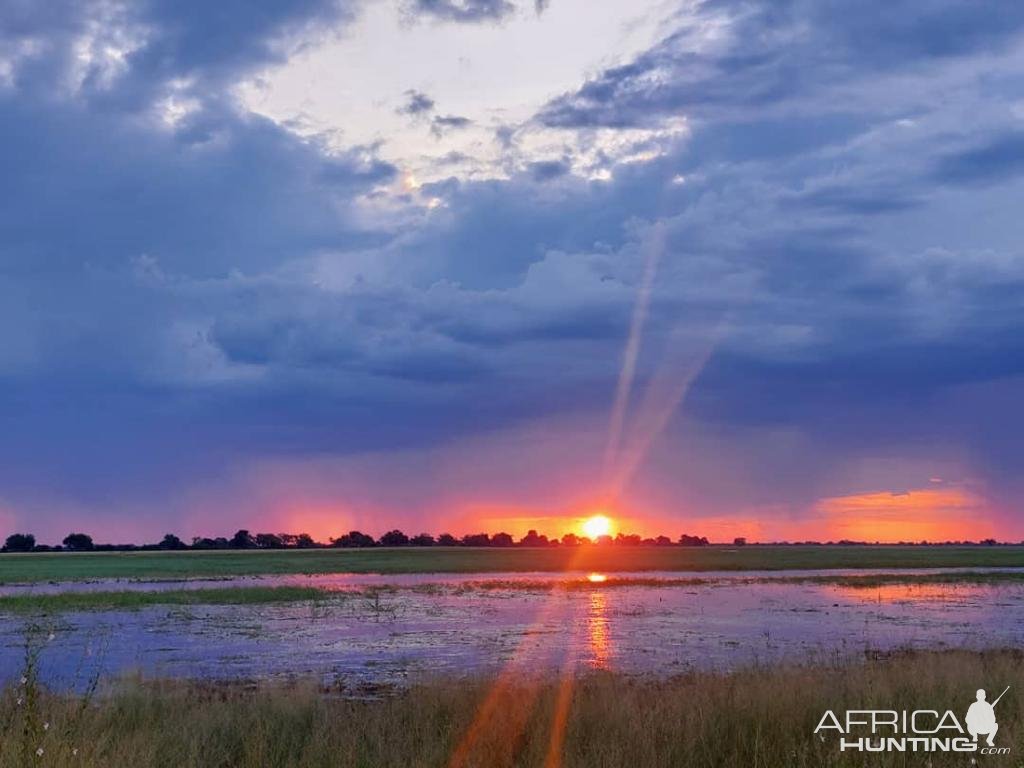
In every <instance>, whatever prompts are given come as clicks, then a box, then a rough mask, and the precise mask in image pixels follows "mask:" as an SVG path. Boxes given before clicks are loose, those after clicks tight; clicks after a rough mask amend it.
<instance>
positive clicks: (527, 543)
mask: <svg viewBox="0 0 1024 768" xmlns="http://www.w3.org/2000/svg"><path fill="white" fill-rule="evenodd" d="M519 544H520V546H523V547H546V546H547V545H548V537H547V536H545V535H543V534H540V535H538V534H537V532H536V531H535V530H533V529H531V530H529V531H527V532H526V535H525V536H523V538H521V539H520V540H519Z"/></svg>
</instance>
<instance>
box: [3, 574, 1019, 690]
mask: <svg viewBox="0 0 1024 768" xmlns="http://www.w3.org/2000/svg"><path fill="white" fill-rule="evenodd" d="M979 572H980V571H979V570H978V569H973V570H972V571H971V573H979ZM857 573H858V575H859V576H864V575H865V574H864V572H863V571H858V572H857ZM911 573H917V574H924V575H927V574H930V573H932V572H930V571H916V572H911ZM946 573H948V571H946ZM906 574H907V572H906V571H904V572H902V574H901V575H906ZM843 575H844V572H836V571H829V572H823V571H818V572H813V571H812V572H808V571H800V572H793V573H780V572H778V571H775V572H773V573H771V574H770V575H767V574H757V573H751V572H746V573H743V574H734V573H705V574H701V575H700V576H699V578H695V577H681V574H678V573H671V574H668V573H656V572H645V573H642V574H641V573H637V574H629V573H618V574H614V576H612V575H610V574H609V575H607V576H606V575H604V574H597V573H593V574H588V573H570V574H550V573H543V574H541V573H514V574H512V573H507V574H506V573H494V574H486V575H481V574H473V575H462V576H448V575H444V576H441V575H436V574H435V575H423V574H421V575H389V576H374V575H369V574H361V575H325V576H275V577H246V578H235V579H230V580H216V581H210V580H206V581H188V582H187V583H184V584H183V582H173V581H171V582H168V581H154V582H143V581H122V582H112V581H94V582H77V583H68V584H37V585H32V586H7V587H4V588H3V589H2V590H0V594H3V595H14V594H26V593H30V594H44V593H53V592H55V591H72V590H168V589H182V588H183V586H185V584H187V587H188V588H189V589H193V588H198V587H202V586H206V585H216V586H218V587H224V586H237V587H240V588H241V587H245V586H251V585H260V586H267V585H303V586H310V585H312V586H316V587H319V588H324V589H328V590H331V591H330V592H329V593H328V594H327V596H326V597H325V598H324V599H322V600H315V601H307V602H293V603H276V604H266V605H197V606H177V607H170V606H151V607H146V608H142V609H139V610H118V611H113V610H103V611H81V612H65V613H59V614H55V615H53V616H49V617H44V618H41V619H40V618H38V617H35V618H33V617H26V616H21V615H11V614H6V615H4V614H0V670H2V673H0V675H2V678H3V680H2V681H7V680H9V679H11V678H12V677H13V676H15V675H16V674H18V673H19V670H20V668H21V662H22V658H23V655H24V645H25V637H26V626H27V625H28V624H29V623H30V622H36V623H37V624H38V625H39V626H40V627H42V631H45V633H46V634H50V633H52V636H53V637H52V639H51V640H50V641H49V642H48V643H47V644H46V648H45V651H44V653H43V655H42V657H41V661H40V671H41V675H42V678H43V679H44V680H45V681H47V682H48V683H49V684H51V685H55V686H59V687H68V688H76V687H81V686H82V685H85V684H87V682H88V681H89V680H90V679H92V678H93V677H95V676H96V675H97V674H99V675H101V676H107V675H117V674H123V673H129V672H132V671H136V670H138V671H141V672H143V673H144V674H146V675H147V676H172V677H198V678H217V679H221V678H223V679H251V678H282V677H293V676H294V677H304V676H315V677H318V678H320V679H322V680H324V682H325V683H327V684H330V685H332V686H337V687H338V688H339V689H341V690H349V691H354V692H357V691H359V690H361V689H364V688H366V687H368V686H369V687H373V686H377V685H391V684H402V683H403V682H405V681H408V680H409V679H412V678H416V677H419V676H424V675H434V674H456V675H459V674H469V673H476V672H492V671H495V670H496V669H498V668H501V667H503V666H505V665H507V664H509V663H512V664H517V665H523V667H524V668H529V669H534V670H543V669H547V668H552V669H553V668H561V667H562V666H563V665H565V664H572V665H578V666H582V667H598V668H607V669H612V670H616V671H621V672H626V673H631V674H634V673H635V674H646V675H658V676H667V675H672V674H674V673H677V672H681V671H684V670H687V669H692V668H701V669H728V668H732V667H735V666H739V665H747V664H750V663H755V662H765V663H771V662H776V661H780V660H810V659H814V660H829V659H833V658H845V657H851V656H856V655H863V654H864V653H865V652H872V651H886V650H891V649H894V648H902V647H914V648H927V649H941V648H961V647H967V648H987V647H1006V646H1018V647H1019V646H1020V645H1021V644H1022V641H1024V583H1021V582H1013V581H1008V582H999V581H995V582H992V583H968V582H964V583H957V582H956V581H946V582H940V583H920V584H912V583H882V584H880V585H878V586H872V587H867V588H865V587H863V586H859V587H851V586H848V585H844V584H842V583H827V581H820V582H815V581H813V579H815V578H822V579H828V578H830V577H841V576H843ZM869 575H870V574H869ZM876 575H880V576H884V575H885V574H876ZM796 579H802V581H798V580H796Z"/></svg>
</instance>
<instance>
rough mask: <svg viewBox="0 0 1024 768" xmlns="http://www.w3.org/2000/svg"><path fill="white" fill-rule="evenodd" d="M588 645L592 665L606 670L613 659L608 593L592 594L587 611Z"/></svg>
mask: <svg viewBox="0 0 1024 768" xmlns="http://www.w3.org/2000/svg"><path fill="white" fill-rule="evenodd" d="M587 643H588V646H589V650H590V658H591V663H592V664H593V665H594V666H595V667H600V668H605V667H607V666H608V662H609V660H610V659H611V653H612V648H611V639H610V637H609V633H608V593H607V592H605V591H604V590H603V589H595V590H594V591H592V592H591V593H590V605H589V606H588V611H587Z"/></svg>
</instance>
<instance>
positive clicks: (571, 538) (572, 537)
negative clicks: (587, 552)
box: [562, 533, 582, 547]
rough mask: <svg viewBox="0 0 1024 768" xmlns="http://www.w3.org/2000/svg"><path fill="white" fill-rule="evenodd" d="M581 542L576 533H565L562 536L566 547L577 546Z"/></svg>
mask: <svg viewBox="0 0 1024 768" xmlns="http://www.w3.org/2000/svg"><path fill="white" fill-rule="evenodd" d="M581 543H582V542H581V541H580V537H579V536H577V535H576V534H575V533H567V534H565V536H563V537H562V544H563V545H564V546H566V547H576V546H579V545H580V544H581Z"/></svg>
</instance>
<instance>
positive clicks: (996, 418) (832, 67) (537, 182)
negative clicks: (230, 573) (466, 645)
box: [0, 0, 1024, 543]
mask: <svg viewBox="0 0 1024 768" xmlns="http://www.w3.org/2000/svg"><path fill="white" fill-rule="evenodd" d="M0 115H2V119H0V203H2V204H0V534H4V535H6V534H9V533H12V532H15V531H24V532H32V533H35V535H36V536H37V538H39V539H40V540H41V541H45V542H52V543H55V542H57V541H59V540H60V539H61V538H62V537H63V536H64V535H65V534H66V533H68V532H70V531H72V530H84V531H86V532H89V533H91V534H92V535H93V536H94V537H95V538H96V539H97V540H102V541H111V542H122V541H135V542H144V541H155V540H158V539H159V538H160V537H161V536H162V535H163V534H164V533H167V532H174V533H176V534H178V535H180V536H182V537H183V538H188V537H191V536H196V535H203V536H214V535H230V534H231V533H232V532H233V531H234V530H236V529H238V528H242V527H245V528H248V529H250V530H254V531H256V530H260V531H275V532H276V531H285V532H293V533H298V532H308V533H310V534H312V535H314V536H315V537H317V538H320V539H326V538H328V537H331V536H337V535H340V534H341V533H344V532H346V531H348V530H351V529H360V530H364V531H367V532H369V533H373V534H375V535H379V534H380V533H382V532H383V531H385V530H388V529H391V528H395V527H398V528H401V529H403V530H405V531H407V532H408V533H414V532H418V531H421V530H423V531H429V532H433V533H440V532H442V531H450V532H452V533H455V534H457V535H460V534H462V533H469V532H475V531H480V530H483V531H491V532H494V531H497V530H506V531H509V532H510V533H513V534H514V535H521V534H522V533H525V531H526V530H527V529H529V528H537V529H539V530H541V531H542V532H546V533H548V534H549V535H561V534H562V533H565V532H569V531H578V525H579V521H580V520H581V519H582V518H584V517H586V516H588V515H590V514H593V513H595V512H597V511H601V512H604V513H606V514H608V515H609V516H611V517H612V518H613V520H614V521H615V525H616V528H617V529H618V530H622V531H626V532H637V533H641V534H644V535H655V534H658V533H665V534H667V535H670V536H673V537H676V536H678V535H679V534H681V533H689V534H694V535H706V536H708V537H709V538H712V539H713V540H730V539H731V538H732V537H734V536H746V537H747V538H748V539H750V540H759V541H771V540H781V539H789V540H808V539H817V540H830V539H831V540H838V539H842V538H851V539H858V540H861V539H863V540H882V541H899V540H915V541H916V540H922V539H929V540H945V539H975V540H976V539H981V538H986V537H989V536H992V537H995V538H999V539H1002V540H1020V539H1024V509H1022V505H1021V502H1020V497H1021V493H1022V491H1024V472H1022V471H1021V470H1022V468H1024V461H1022V459H1024V439H1022V434H1024V408H1021V407H1020V403H1021V401H1022V396H1024V252H1022V250H1021V248H1022V245H1021V242H1022V237H1021V235H1022V234H1024V225H1022V221H1021V201H1022V200H1024V5H1022V4H1021V3H1019V2H1016V1H1015V0H996V1H995V2H992V3H988V4H986V5H985V7H984V9H980V8H979V7H978V6H977V5H976V4H974V3H971V2H966V1H964V2H954V1H952V0H913V1H911V0H813V1H812V0H778V1H777V2H771V3H759V2H748V1H747V0H696V1H690V0H637V1H636V2H630V3H623V2H612V1H610V0H523V1H520V0H375V1H374V2H361V1H360V0H292V1H291V2H281V1H280V0H247V2H241V1H240V0H224V1H223V2H218V3H202V2H192V1H191V0H187V1H185V2H182V1H181V0H174V1H173V2H172V1H171V0H138V1H135V2H118V1H117V0H75V1H71V0H56V1H55V2H52V3H36V2H30V1H28V0H0Z"/></svg>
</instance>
